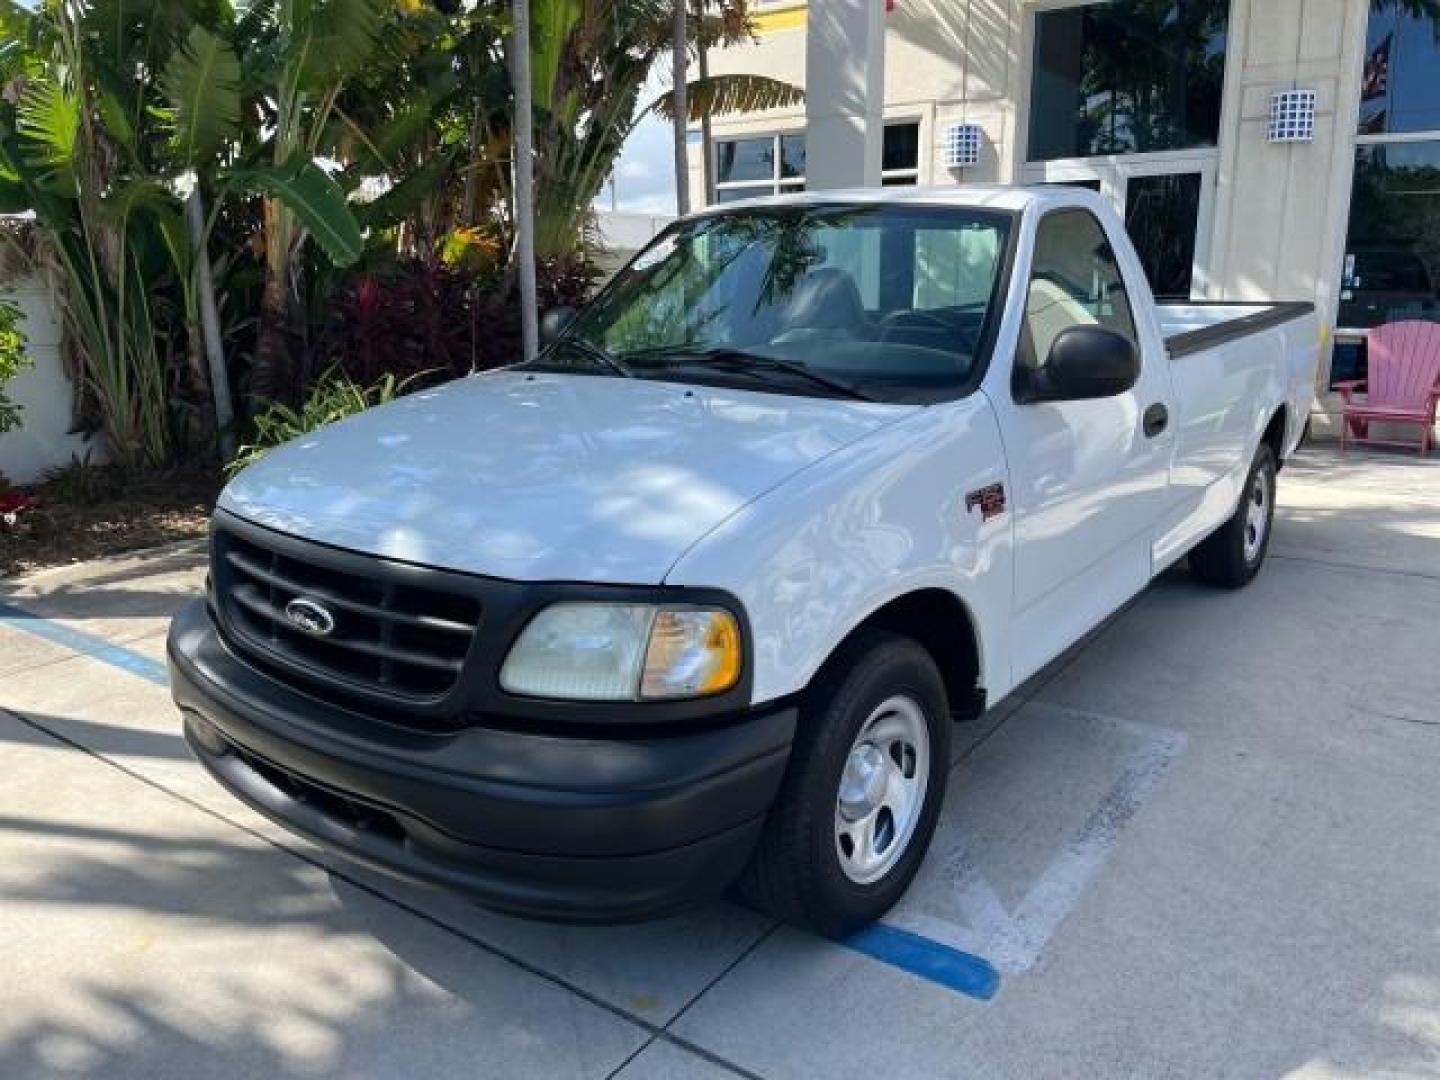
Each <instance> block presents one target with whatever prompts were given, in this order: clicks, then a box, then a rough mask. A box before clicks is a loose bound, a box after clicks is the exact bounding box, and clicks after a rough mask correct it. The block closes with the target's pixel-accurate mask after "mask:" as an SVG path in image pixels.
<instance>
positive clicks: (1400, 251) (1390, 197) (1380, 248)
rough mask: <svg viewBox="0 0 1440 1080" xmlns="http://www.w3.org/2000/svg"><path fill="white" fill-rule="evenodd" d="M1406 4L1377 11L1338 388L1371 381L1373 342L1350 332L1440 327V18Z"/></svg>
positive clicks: (1348, 244) (1347, 262) (1343, 276)
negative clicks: (1396, 325) (1439, 74)
mask: <svg viewBox="0 0 1440 1080" xmlns="http://www.w3.org/2000/svg"><path fill="white" fill-rule="evenodd" d="M1407 6H1408V7H1410V8H1412V9H1414V8H1415V5H1401V4H1397V3H1394V2H1393V0H1372V3H1371V7H1370V26H1369V30H1368V32H1367V35H1366V44H1367V49H1366V54H1365V69H1364V76H1363V77H1362V79H1361V84H1360V134H1359V142H1358V145H1357V146H1356V148H1355V183H1354V187H1353V189H1352V194H1351V196H1350V224H1349V230H1348V232H1347V235H1346V239H1345V256H1344V260H1343V262H1342V264H1341V266H1340V305H1339V308H1338V310H1337V311H1336V323H1337V324H1338V326H1339V329H1340V333H1338V334H1337V335H1336V344H1335V353H1334V357H1333V359H1332V362H1331V365H1330V379H1331V382H1332V383H1334V382H1337V381H1341V380H1345V379H1363V378H1365V376H1366V371H1367V357H1366V350H1365V339H1364V335H1363V334H1362V333H1346V332H1345V331H1365V330H1369V329H1371V328H1373V327H1376V326H1382V325H1384V324H1385V323H1390V322H1400V321H1403V320H1406V319H1423V320H1426V321H1429V322H1440V80H1437V79H1436V78H1435V74H1434V73H1435V70H1436V67H1437V66H1440V20H1437V19H1436V18H1434V17H1431V16H1425V15H1417V14H1410V13H1407V12H1406V11H1404V10H1402V9H1403V8H1405V7H1407Z"/></svg>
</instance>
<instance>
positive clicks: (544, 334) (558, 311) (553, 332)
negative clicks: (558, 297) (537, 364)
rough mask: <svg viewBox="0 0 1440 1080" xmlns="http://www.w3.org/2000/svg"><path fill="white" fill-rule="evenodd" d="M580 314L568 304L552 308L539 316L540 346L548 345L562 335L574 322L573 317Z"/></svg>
mask: <svg viewBox="0 0 1440 1080" xmlns="http://www.w3.org/2000/svg"><path fill="white" fill-rule="evenodd" d="M579 314H580V313H579V312H578V311H576V310H575V309H574V308H573V307H570V306H569V305H568V304H566V305H563V306H561V307H553V308H551V309H550V310H548V311H547V312H545V314H544V315H541V316H540V344H541V346H545V345H549V344H550V343H551V342H552V341H554V340H555V339H556V338H558V337H559V336H560V335H561V334H563V333H564V332H565V330H566V328H567V327H568V326H569V325H570V324H571V323H572V322H574V321H575V316H577V315H579Z"/></svg>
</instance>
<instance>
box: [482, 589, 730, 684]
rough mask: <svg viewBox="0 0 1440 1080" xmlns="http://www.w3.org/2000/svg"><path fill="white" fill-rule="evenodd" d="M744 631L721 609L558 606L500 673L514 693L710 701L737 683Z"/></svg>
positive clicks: (526, 635)
mask: <svg viewBox="0 0 1440 1080" xmlns="http://www.w3.org/2000/svg"><path fill="white" fill-rule="evenodd" d="M740 657H741V651H740V626H739V624H738V623H737V622H736V620H735V616H734V615H732V614H731V613H730V612H728V611H725V610H724V609H722V608H703V607H663V606H657V605H653V604H590V603H566V604H553V605H551V606H550V607H548V608H545V609H544V610H543V611H541V612H540V614H538V615H536V616H535V618H533V619H531V620H530V623H529V625H528V626H526V627H525V629H524V631H523V632H522V633H521V634H520V637H519V639H518V640H517V641H516V642H515V645H514V647H513V648H511V650H510V655H509V656H507V657H506V658H505V664H504V666H503V667H502V668H501V669H500V685H501V686H502V687H504V688H505V689H506V690H507V691H509V692H510V693H512V694H525V695H527V696H530V697H546V698H566V699H570V700H574V701H636V700H641V699H647V700H656V699H665V698H694V697H706V696H708V695H711V694H719V693H723V692H724V691H726V690H729V689H730V688H731V687H732V686H734V685H735V684H736V683H737V682H739V681H740Z"/></svg>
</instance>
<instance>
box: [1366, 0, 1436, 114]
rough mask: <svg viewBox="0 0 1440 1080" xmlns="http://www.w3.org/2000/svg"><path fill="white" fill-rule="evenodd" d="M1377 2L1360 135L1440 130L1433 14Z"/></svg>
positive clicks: (1369, 37) (1368, 42)
mask: <svg viewBox="0 0 1440 1080" xmlns="http://www.w3.org/2000/svg"><path fill="white" fill-rule="evenodd" d="M1403 6H1404V5H1401V4H1397V3H1389V2H1385V0H1380V2H1376V3H1373V4H1372V5H1371V11H1370V28H1369V31H1368V33H1367V34H1366V53H1365V74H1364V77H1363V79H1362V81H1361V87H1360V134H1361V135H1379V134H1383V133H1385V132H1415V131H1435V130H1440V80H1437V79H1436V78H1435V69H1436V67H1437V66H1440V37H1436V24H1435V20H1434V18H1432V17H1429V16H1424V15H1411V14H1407V13H1405V12H1404V11H1403V10H1401V8H1402V7H1403Z"/></svg>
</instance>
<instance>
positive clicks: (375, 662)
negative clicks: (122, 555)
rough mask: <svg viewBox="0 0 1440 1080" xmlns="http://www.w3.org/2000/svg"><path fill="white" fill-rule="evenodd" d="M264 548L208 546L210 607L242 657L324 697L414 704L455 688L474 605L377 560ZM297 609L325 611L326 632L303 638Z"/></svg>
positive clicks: (236, 541) (237, 540)
mask: <svg viewBox="0 0 1440 1080" xmlns="http://www.w3.org/2000/svg"><path fill="white" fill-rule="evenodd" d="M267 540H268V538H266V537H265V536H263V534H262V535H248V536H240V535H237V533H235V532H233V531H229V530H222V529H217V530H216V533H215V537H214V544H215V551H214V557H215V568H214V569H215V583H216V603H217V605H218V606H219V607H220V609H221V613H222V617H223V620H224V622H225V624H226V625H227V627H228V628H229V629H230V631H231V636H232V637H233V638H234V639H235V642H234V643H235V644H236V645H237V646H238V647H239V648H241V649H242V651H245V652H247V653H250V654H251V655H252V656H254V657H255V658H256V659H259V660H260V661H262V662H265V663H267V665H269V666H271V667H274V666H276V665H279V666H280V667H281V668H282V669H283V670H284V671H285V672H286V673H288V675H289V676H290V677H291V679H292V680H295V681H298V682H300V683H302V684H309V687H314V688H318V689H322V690H333V689H336V688H337V687H338V688H340V689H342V690H343V689H345V688H350V689H353V690H357V691H361V692H363V693H365V694H366V696H380V697H383V698H390V699H396V700H399V701H412V702H413V701H435V700H438V699H440V698H443V697H444V696H445V695H446V694H448V693H449V692H450V691H451V690H452V689H453V688H454V687H455V684H456V682H457V680H458V679H459V678H460V672H461V669H462V668H463V667H464V663H465V657H466V654H467V653H468V652H469V650H470V643H471V641H472V639H473V638H474V636H475V630H476V627H477V625H478V624H479V620H480V603H479V601H478V600H477V599H476V598H475V597H473V596H464V595H458V594H455V593H449V592H443V591H440V590H437V589H433V588H427V587H425V586H422V585H418V584H415V583H414V582H413V581H409V580H405V577H406V575H405V574H404V573H402V572H401V570H400V568H397V567H396V566H395V564H389V563H386V562H385V561H384V560H380V559H375V560H366V559H365V557H363V556H353V555H348V554H347V555H345V556H344V558H335V557H334V556H333V554H332V552H331V550H330V549H326V548H320V547H318V546H316V547H308V546H305V545H303V544H300V543H297V542H294V541H291V540H290V539H289V538H285V539H284V541H283V542H281V541H279V539H278V538H277V541H276V542H273V543H271V542H267ZM338 563H344V564H346V565H344V566H341V565H337V564H338ZM297 600H305V601H309V602H310V604H314V605H319V606H320V607H321V608H323V609H324V611H325V612H327V613H328V614H329V615H330V616H331V617H332V618H333V620H334V625H333V628H331V629H330V630H329V632H328V633H324V634H316V633H314V632H306V630H305V629H303V628H302V627H301V626H300V625H297V623H296V622H295V620H294V619H292V617H291V614H290V613H287V611H286V608H287V605H291V604H292V602H293V601H297Z"/></svg>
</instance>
